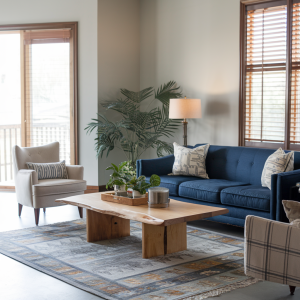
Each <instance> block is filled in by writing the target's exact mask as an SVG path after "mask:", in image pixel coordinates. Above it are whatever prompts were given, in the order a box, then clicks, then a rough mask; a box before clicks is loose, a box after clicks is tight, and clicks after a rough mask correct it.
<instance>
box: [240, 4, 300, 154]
mask: <svg viewBox="0 0 300 300" xmlns="http://www.w3.org/2000/svg"><path fill="white" fill-rule="evenodd" d="M272 2H274V0H241V1H240V43H239V47H240V56H239V59H240V74H239V138H238V143H239V146H246V147H260V148H269V149H277V148H279V147H282V148H283V149H285V150H300V145H296V144H291V143H290V124H291V75H292V20H293V4H294V3H297V2H299V1H293V0H286V5H287V52H286V54H287V55H286V74H287V75H286V91H285V128H284V132H285V135H284V143H268V142H251V141H249V142H247V141H245V109H246V105H245V104H246V97H245V96H246V67H247V62H246V58H247V53H246V49H247V18H246V13H247V10H246V8H247V6H249V5H255V4H264V3H266V4H268V3H272Z"/></svg>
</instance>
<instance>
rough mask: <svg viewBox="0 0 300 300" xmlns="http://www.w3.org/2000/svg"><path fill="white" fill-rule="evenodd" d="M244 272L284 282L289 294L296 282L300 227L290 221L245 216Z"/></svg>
mask: <svg viewBox="0 0 300 300" xmlns="http://www.w3.org/2000/svg"><path fill="white" fill-rule="evenodd" d="M245 274H246V275H248V276H252V277H255V278H258V279H262V280H266V281H272V282H276V283H281V284H286V285H289V286H290V292H291V295H293V294H294V291H295V288H296V286H300V229H299V228H297V227H293V226H291V225H290V224H286V223H281V222H277V221H272V220H267V219H263V218H260V217H255V216H247V218H246V222H245Z"/></svg>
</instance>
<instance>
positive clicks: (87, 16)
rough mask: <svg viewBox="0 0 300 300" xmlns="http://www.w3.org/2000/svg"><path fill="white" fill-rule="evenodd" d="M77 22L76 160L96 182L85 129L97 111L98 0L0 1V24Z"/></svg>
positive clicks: (91, 145) (91, 144)
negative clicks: (77, 140) (77, 124)
mask: <svg viewBox="0 0 300 300" xmlns="http://www.w3.org/2000/svg"><path fill="white" fill-rule="evenodd" d="M68 21H78V22H79V26H78V40H79V44H78V47H79V49H78V54H79V57H78V62H79V65H78V71H79V76H78V77H79V78H78V80H79V97H78V98H79V102H78V112H79V113H78V114H79V116H78V117H79V120H78V121H79V126H78V128H79V163H80V164H82V165H83V166H84V178H85V179H86V180H87V182H88V184H89V185H97V184H98V164H97V159H96V156H95V152H94V141H93V137H92V136H87V135H86V134H85V131H84V128H85V126H86V124H87V123H88V122H89V121H90V118H91V117H92V116H93V114H94V113H96V112H97V96H98V87H97V0H89V1H82V0H51V1H41V0H27V1H24V0H0V25H8V24H26V23H48V22H49V23H50V22H68Z"/></svg>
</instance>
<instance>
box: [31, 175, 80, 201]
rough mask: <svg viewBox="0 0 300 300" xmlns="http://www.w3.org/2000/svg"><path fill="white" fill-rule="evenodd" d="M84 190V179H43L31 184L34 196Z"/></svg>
mask: <svg viewBox="0 0 300 300" xmlns="http://www.w3.org/2000/svg"><path fill="white" fill-rule="evenodd" d="M85 190H86V181H85V180H75V179H44V180H39V183H38V184H35V185H33V186H32V192H33V195H34V196H37V197H40V196H47V195H57V194H68V193H74V192H79V191H85Z"/></svg>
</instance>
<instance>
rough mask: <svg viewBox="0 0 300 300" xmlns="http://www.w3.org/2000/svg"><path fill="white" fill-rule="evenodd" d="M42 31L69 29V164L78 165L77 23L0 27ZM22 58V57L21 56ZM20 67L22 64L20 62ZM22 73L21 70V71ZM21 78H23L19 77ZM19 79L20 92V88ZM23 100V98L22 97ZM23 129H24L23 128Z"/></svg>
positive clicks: (23, 116)
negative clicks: (70, 86) (71, 125)
mask: <svg viewBox="0 0 300 300" xmlns="http://www.w3.org/2000/svg"><path fill="white" fill-rule="evenodd" d="M43 29H71V31H72V39H71V40H70V47H72V53H73V57H71V59H72V61H73V64H72V69H73V70H72V71H73V72H72V75H73V76H72V93H73V97H72V98H73V103H72V105H73V112H72V113H71V115H70V117H71V118H73V120H72V124H73V130H72V131H73V132H70V142H71V145H70V146H71V157H72V155H73V159H72V160H71V164H75V165H78V163H79V161H78V157H79V156H78V22H56V23H36V24H13V25H0V31H24V30H43ZM21 57H22V55H21ZM21 65H22V62H21ZM21 71H22V69H21ZM21 77H24V76H22V75H21ZM22 81H23V80H22V78H21V90H22V89H23V87H22V84H24V83H22ZM22 98H23V96H22ZM22 101H23V100H22ZM22 110H23V111H22V117H21V118H22V122H25V109H24V107H23V105H22ZM24 128H25V127H24ZM23 142H25V132H22V143H23ZM72 144H73V145H72Z"/></svg>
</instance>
